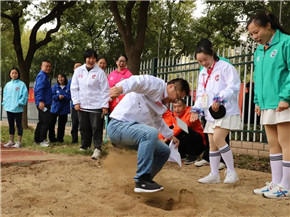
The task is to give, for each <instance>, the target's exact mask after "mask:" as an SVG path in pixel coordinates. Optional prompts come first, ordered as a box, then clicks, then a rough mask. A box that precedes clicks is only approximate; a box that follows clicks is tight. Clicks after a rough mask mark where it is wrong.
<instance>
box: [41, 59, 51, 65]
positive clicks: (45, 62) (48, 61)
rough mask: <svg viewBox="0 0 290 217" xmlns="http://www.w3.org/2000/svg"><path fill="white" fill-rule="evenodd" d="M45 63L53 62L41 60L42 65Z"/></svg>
mask: <svg viewBox="0 0 290 217" xmlns="http://www.w3.org/2000/svg"><path fill="white" fill-rule="evenodd" d="M43 63H50V64H51V62H50V61H48V60H43V61H42V62H41V65H40V66H42V64H43Z"/></svg>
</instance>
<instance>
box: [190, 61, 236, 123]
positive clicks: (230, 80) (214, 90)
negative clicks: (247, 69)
mask: <svg viewBox="0 0 290 217" xmlns="http://www.w3.org/2000/svg"><path fill="white" fill-rule="evenodd" d="M207 77H208V73H207V69H206V68H203V69H202V70H201V72H200V74H199V78H198V88H197V93H196V101H195V104H194V106H193V108H202V95H203V94H207V95H208V105H207V108H203V111H204V116H205V119H206V120H207V121H210V122H213V121H214V120H215V119H213V117H212V116H211V114H210V113H209V107H210V106H211V105H212V103H213V98H214V96H216V95H217V96H219V97H222V98H224V99H225V100H227V102H226V103H225V105H224V106H225V108H226V116H229V115H238V114H240V109H239V101H238V96H239V92H240V86H241V81H240V77H239V75H238V73H237V70H236V69H235V67H234V66H233V65H231V64H230V63H228V62H226V61H223V60H219V61H218V62H216V64H215V66H214V68H213V71H212V73H211V75H210V77H209V80H208V83H207V85H206V88H205V87H204V85H205V83H206V80H207Z"/></svg>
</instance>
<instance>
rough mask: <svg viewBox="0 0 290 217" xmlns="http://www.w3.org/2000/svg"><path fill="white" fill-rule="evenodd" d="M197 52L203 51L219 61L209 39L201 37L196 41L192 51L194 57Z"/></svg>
mask: <svg viewBox="0 0 290 217" xmlns="http://www.w3.org/2000/svg"><path fill="white" fill-rule="evenodd" d="M198 53H204V54H207V55H210V56H213V58H214V59H215V61H219V59H220V58H219V57H218V56H217V54H216V53H215V52H214V50H213V46H212V43H211V41H210V40H208V39H206V38H203V39H201V40H200V41H199V42H198V43H197V46H196V48H195V51H194V57H195V59H196V55H197V54H198Z"/></svg>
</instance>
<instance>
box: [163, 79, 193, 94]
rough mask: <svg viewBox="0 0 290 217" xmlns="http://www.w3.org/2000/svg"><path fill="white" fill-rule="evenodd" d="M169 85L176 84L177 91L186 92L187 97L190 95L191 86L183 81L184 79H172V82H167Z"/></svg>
mask: <svg viewBox="0 0 290 217" xmlns="http://www.w3.org/2000/svg"><path fill="white" fill-rule="evenodd" d="M168 84H174V85H175V87H176V89H177V90H179V91H182V92H183V91H184V92H185V93H186V95H189V89H190V88H189V84H188V82H187V81H186V80H184V79H182V78H175V79H172V80H171V81H169V82H167V85H168Z"/></svg>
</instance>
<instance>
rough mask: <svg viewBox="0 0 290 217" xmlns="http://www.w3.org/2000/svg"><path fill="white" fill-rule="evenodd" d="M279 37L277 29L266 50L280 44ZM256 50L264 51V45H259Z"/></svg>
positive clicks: (279, 33)
mask: <svg viewBox="0 0 290 217" xmlns="http://www.w3.org/2000/svg"><path fill="white" fill-rule="evenodd" d="M280 36H281V32H280V30H278V29H277V30H276V32H275V35H274V38H273V40H272V42H271V44H270V46H269V47H268V49H269V48H271V47H272V46H273V45H275V44H278V43H279V42H280ZM257 49H259V50H260V51H264V44H260V45H259V46H258V48H257Z"/></svg>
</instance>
